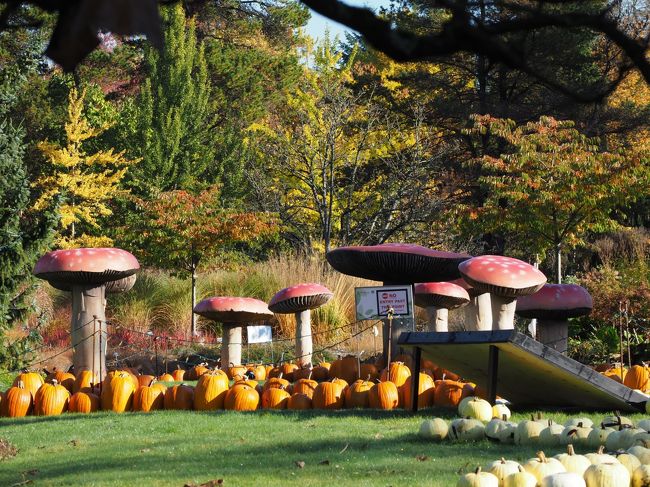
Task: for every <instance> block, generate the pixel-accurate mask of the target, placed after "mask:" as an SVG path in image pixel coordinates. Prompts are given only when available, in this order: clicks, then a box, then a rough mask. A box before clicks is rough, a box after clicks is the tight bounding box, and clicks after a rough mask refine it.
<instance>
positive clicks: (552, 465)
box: [523, 451, 566, 483]
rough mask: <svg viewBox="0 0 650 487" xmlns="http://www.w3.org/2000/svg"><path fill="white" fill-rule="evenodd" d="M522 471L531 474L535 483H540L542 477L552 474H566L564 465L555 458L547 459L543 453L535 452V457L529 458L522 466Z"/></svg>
mask: <svg viewBox="0 0 650 487" xmlns="http://www.w3.org/2000/svg"><path fill="white" fill-rule="evenodd" d="M523 467H524V470H526V471H527V472H530V473H532V474H533V475H534V476H535V478H536V479H537V482H538V483H539V482H541V481H542V479H543V478H544V477H546V476H547V475H551V474H554V473H560V472H566V469H565V468H564V465H562V464H561V463H560V461H559V460H556V459H555V458H547V457H546V455H544V452H542V451H540V452H537V457H535V458H531V459H530V460H528V461H527V462H526V463H524V465H523Z"/></svg>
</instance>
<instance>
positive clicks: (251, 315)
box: [194, 296, 273, 323]
mask: <svg viewBox="0 0 650 487" xmlns="http://www.w3.org/2000/svg"><path fill="white" fill-rule="evenodd" d="M194 312H195V313H196V314H197V315H201V316H203V317H204V318H208V319H210V320H214V321H219V322H221V323H254V322H259V321H266V320H269V319H271V318H273V313H271V311H269V308H268V306H267V305H266V303H265V302H264V301H262V300H260V299H255V298H240V297H234V296H215V297H212V298H206V299H204V300H203V301H200V302H198V303H197V304H196V306H194Z"/></svg>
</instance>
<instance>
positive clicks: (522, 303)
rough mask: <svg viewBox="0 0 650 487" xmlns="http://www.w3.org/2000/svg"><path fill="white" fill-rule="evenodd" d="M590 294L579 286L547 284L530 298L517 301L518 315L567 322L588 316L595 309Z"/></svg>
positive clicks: (525, 297) (526, 297)
mask: <svg viewBox="0 0 650 487" xmlns="http://www.w3.org/2000/svg"><path fill="white" fill-rule="evenodd" d="M593 305H594V303H593V300H592V299H591V295H590V294H589V292H588V291H587V290H586V289H585V288H583V287H582V286H578V285H577V284H545V285H544V287H542V289H540V290H539V291H537V292H536V293H535V294H531V295H530V296H524V297H522V298H520V299H518V300H517V311H516V313H517V314H518V315H519V316H521V317H522V318H539V319H542V320H544V319H546V320H566V319H568V318H576V317H578V316H584V315H588V314H589V313H590V312H591V309H592V308H593Z"/></svg>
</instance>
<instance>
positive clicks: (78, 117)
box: [33, 89, 138, 248]
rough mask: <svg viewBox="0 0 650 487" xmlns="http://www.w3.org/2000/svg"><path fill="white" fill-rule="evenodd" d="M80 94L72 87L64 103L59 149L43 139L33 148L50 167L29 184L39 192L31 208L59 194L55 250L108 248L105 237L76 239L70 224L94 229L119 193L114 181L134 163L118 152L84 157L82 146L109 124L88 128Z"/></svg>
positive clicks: (108, 211) (97, 153) (89, 236)
mask: <svg viewBox="0 0 650 487" xmlns="http://www.w3.org/2000/svg"><path fill="white" fill-rule="evenodd" d="M85 95H86V92H85V90H83V91H82V92H81V93H79V92H78V91H77V90H75V89H72V90H71V91H70V96H69V100H68V120H67V122H66V124H65V135H66V143H65V145H64V146H60V145H59V144H55V143H52V142H49V141H44V142H40V143H39V144H38V148H39V149H40V150H41V151H42V152H43V154H44V155H45V156H46V157H47V159H48V161H49V162H50V164H51V168H50V171H48V174H46V175H44V176H41V177H40V178H39V179H38V180H37V181H36V182H34V183H33V186H34V187H37V188H39V189H40V190H41V195H40V197H39V198H38V200H37V201H36V203H35V207H36V209H37V210H38V209H41V208H45V207H47V206H48V204H49V202H50V201H51V200H52V199H53V198H54V197H55V196H56V195H60V196H61V198H62V202H61V205H60V209H59V213H60V224H59V231H58V233H59V235H58V238H57V242H56V243H57V245H58V246H59V247H61V248H71V247H80V246H86V247H100V246H110V245H112V241H111V239H110V238H109V237H107V236H102V235H100V236H91V235H87V234H81V235H77V232H76V225H77V224H78V223H83V224H85V225H88V226H90V227H92V228H95V229H99V228H100V227H99V224H98V222H97V219H98V218H100V217H105V216H109V215H111V214H112V212H111V209H110V208H109V206H108V202H109V200H111V199H112V198H114V197H115V196H116V195H118V194H120V193H124V192H125V190H123V189H120V187H119V185H120V181H121V180H122V178H123V177H124V175H125V174H126V171H127V169H128V167H129V166H130V165H131V164H134V163H136V162H138V161H134V160H129V159H126V158H125V157H124V151H122V152H117V153H116V152H114V151H113V149H109V150H107V151H98V152H96V153H94V154H87V153H86V152H85V151H84V147H83V145H84V142H85V141H87V140H88V139H91V138H93V137H97V136H98V135H100V134H102V133H103V132H104V131H105V130H107V129H108V128H109V126H106V125H104V126H101V127H92V126H91V125H90V124H89V123H88V120H87V119H86V118H85V117H84V114H83V105H84V98H85Z"/></svg>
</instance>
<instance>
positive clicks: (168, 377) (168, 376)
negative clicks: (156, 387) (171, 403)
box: [157, 373, 174, 382]
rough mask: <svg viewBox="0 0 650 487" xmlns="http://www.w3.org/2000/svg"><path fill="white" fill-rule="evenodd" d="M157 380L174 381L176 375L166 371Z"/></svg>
mask: <svg viewBox="0 0 650 487" xmlns="http://www.w3.org/2000/svg"><path fill="white" fill-rule="evenodd" d="M157 380H158V381H159V382H174V376H173V375H171V374H167V373H164V374H161V375H159V376H158V378H157Z"/></svg>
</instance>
